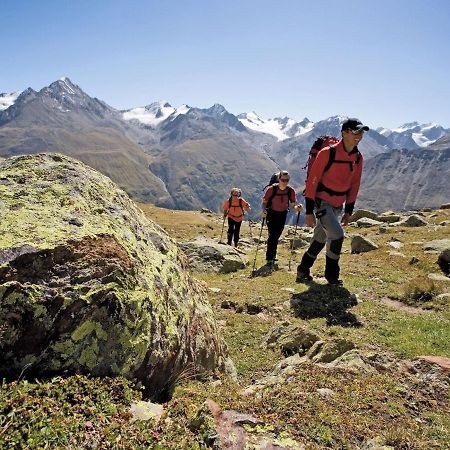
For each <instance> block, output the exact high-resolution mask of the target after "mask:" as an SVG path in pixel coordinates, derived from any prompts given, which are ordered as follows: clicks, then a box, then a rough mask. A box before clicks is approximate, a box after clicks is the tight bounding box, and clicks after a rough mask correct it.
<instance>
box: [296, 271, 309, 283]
mask: <svg viewBox="0 0 450 450" xmlns="http://www.w3.org/2000/svg"><path fill="white" fill-rule="evenodd" d="M312 280H313V277H312V276H311V275H310V274H309V270H308V272H303V271H302V270H298V269H297V278H296V279H295V282H296V283H309V282H310V281H312Z"/></svg>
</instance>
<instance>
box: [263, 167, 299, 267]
mask: <svg viewBox="0 0 450 450" xmlns="http://www.w3.org/2000/svg"><path fill="white" fill-rule="evenodd" d="M290 178H291V177H290V175H289V172H287V171H286V170H282V171H281V172H280V173H279V175H278V183H275V184H273V185H272V186H270V187H269V188H268V189H267V191H266V192H265V194H264V198H263V201H262V205H261V207H262V214H263V217H265V218H266V222H267V230H268V233H269V237H268V239H267V250H266V265H268V266H274V265H275V262H276V260H277V259H276V256H277V247H278V240H279V239H280V236H281V233H282V232H283V230H284V225H285V222H286V216H287V213H288V210H289V204H291V206H293V208H294V209H295V210H296V211H298V212H300V211H301V210H302V209H303V206H302V205H300V204H298V203H297V194H296V193H295V190H294V188H292V187H291V186H289V180H290Z"/></svg>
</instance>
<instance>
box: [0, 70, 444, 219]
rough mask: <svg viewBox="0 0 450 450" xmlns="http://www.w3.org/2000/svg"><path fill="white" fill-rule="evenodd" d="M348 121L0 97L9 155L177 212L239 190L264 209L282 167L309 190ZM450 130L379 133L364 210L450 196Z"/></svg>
mask: <svg viewBox="0 0 450 450" xmlns="http://www.w3.org/2000/svg"><path fill="white" fill-rule="evenodd" d="M345 118H346V117H343V116H332V117H329V118H327V119H324V120H322V121H318V122H312V121H310V120H309V119H307V118H304V119H303V120H301V121H300V122H296V121H295V120H293V119H290V118H288V117H284V118H280V117H278V118H275V119H268V120H264V119H261V118H260V117H258V115H257V114H256V113H254V112H252V113H243V114H239V115H234V114H232V113H230V112H229V111H227V110H226V109H225V108H224V107H223V106H222V105H219V104H215V105H213V106H212V107H210V108H207V109H201V108H196V107H192V106H188V105H182V106H180V107H178V108H175V107H173V106H171V105H170V104H169V103H168V102H165V101H161V102H154V103H151V104H149V105H147V106H142V107H136V108H132V109H129V110H122V111H121V110H117V109H115V108H113V107H111V106H109V105H108V104H106V103H105V102H103V101H102V100H100V99H97V98H95V97H91V96H89V95H88V94H86V93H85V92H84V91H83V90H82V89H81V88H80V87H79V86H77V85H76V84H74V83H72V81H71V80H70V79H68V78H63V79H60V80H57V81H55V82H53V83H52V84H50V85H49V86H46V87H44V88H42V89H41V90H40V91H35V90H33V89H31V88H28V89H25V90H24V91H21V92H17V93H10V94H0V157H8V156H11V155H17V154H23V153H41V152H48V151H51V152H60V153H63V154H67V155H69V156H72V157H75V158H77V159H79V160H81V161H83V162H84V163H86V164H88V165H90V166H92V167H94V168H95V169H97V170H99V171H100V172H102V173H104V174H106V175H108V176H109V177H110V178H111V179H112V180H113V181H115V182H116V183H117V184H118V185H119V186H120V187H122V188H123V189H124V190H125V191H127V192H128V193H129V194H130V195H131V196H132V197H134V198H136V199H138V200H141V201H144V202H151V203H154V204H156V205H158V206H163V207H169V208H175V209H185V210H188V209H199V208H209V209H212V210H215V211H217V210H220V208H221V204H222V202H223V201H224V200H225V199H226V198H227V197H228V195H229V190H230V188H231V187H233V186H239V187H240V188H241V189H242V190H243V192H244V196H245V197H246V198H247V199H248V200H249V201H250V203H252V205H253V209H254V212H259V203H260V200H261V195H262V188H263V187H264V186H265V185H266V184H267V183H268V180H269V179H270V176H271V174H272V173H273V172H275V171H276V170H278V169H279V168H287V169H288V170H289V171H290V172H291V174H292V185H293V186H294V187H298V188H300V187H301V186H302V185H303V183H304V178H305V171H304V170H302V167H303V166H304V165H305V164H306V161H307V159H308V152H309V148H310V147H311V144H312V143H313V142H314V140H315V139H316V137H317V136H319V135H321V134H332V135H335V136H339V135H340V126H341V124H342V122H343V120H345ZM449 141H450V130H448V129H445V128H443V127H442V126H440V125H437V124H423V125H420V124H418V123H416V122H414V123H409V124H405V125H403V126H401V127H399V128H396V129H393V130H389V129H386V128H382V127H379V128H373V129H372V128H371V130H370V131H369V132H367V133H366V135H365V137H364V140H363V142H362V145H361V151H362V152H363V153H364V156H365V170H364V177H363V183H362V188H361V195H360V199H359V201H358V206H360V207H362V206H364V207H370V208H372V209H375V210H378V211H381V210H384V209H397V210H402V209H413V208H421V207H424V206H439V204H441V203H444V202H446V201H448V199H449V198H450V183H449V182H448V180H449V179H450V176H449V175H450V158H449V153H450V142H449Z"/></svg>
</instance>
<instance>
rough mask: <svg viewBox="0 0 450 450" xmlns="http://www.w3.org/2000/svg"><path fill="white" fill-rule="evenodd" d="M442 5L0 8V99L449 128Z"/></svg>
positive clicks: (62, 2) (23, 4) (349, 1)
mask: <svg viewBox="0 0 450 450" xmlns="http://www.w3.org/2000/svg"><path fill="white" fill-rule="evenodd" d="M449 23H450V2H448V1H446V0H422V1H419V0H378V1H375V0H374V1H369V0H359V1H354V0H345V1H337V0H336V1H335V0H310V1H303V0H297V1H295V0H278V1H277V2H275V1H273V0H272V1H266V0H239V1H238V0H221V1H217V0H197V1H195V0H191V1H188V0H160V1H152V0H147V1H143V0H139V1H135V0H128V1H119V0H39V1H35V0H28V1H25V0H0V42H1V49H2V50H1V58H0V92H12V91H17V90H21V89H24V88H27V87H32V88H33V89H36V90H39V89H41V88H42V87H44V86H46V85H48V84H50V83H51V82H53V81H55V80H57V79H59V78H61V77H63V76H68V77H69V78H70V79H71V80H72V81H73V82H74V83H75V84H78V85H79V86H80V87H81V88H82V89H83V90H84V91H86V92H87V93H88V94H89V95H92V96H95V97H98V98H100V99H102V100H104V101H105V102H106V103H108V104H110V105H111V106H113V107H115V108H119V109H127V108H131V107H136V106H143V105H146V104H149V103H151V102H153V101H157V100H167V101H168V102H170V103H171V104H172V105H173V106H179V105H181V104H183V103H187V104H189V105H190V106H197V107H202V108H205V107H209V106H211V105H212V104H214V103H221V104H222V105H224V106H225V107H226V108H227V109H228V110H229V111H230V112H232V113H234V114H238V113H241V112H250V111H252V110H254V111H256V113H258V114H259V115H260V116H261V117H263V118H270V117H277V116H289V117H292V118H293V119H296V120H301V119H302V118H303V117H305V116H306V117H308V118H309V119H311V120H321V119H325V118H327V117H329V116H331V115H335V114H342V115H349V116H357V117H359V118H360V119H361V120H362V121H364V122H365V123H367V124H369V125H370V126H372V127H378V126H385V127H390V128H393V127H396V126H398V125H400V124H403V123H405V122H410V121H413V120H417V121H419V122H423V123H425V122H437V123H440V124H441V125H443V126H445V127H450V107H449V103H450V26H449Z"/></svg>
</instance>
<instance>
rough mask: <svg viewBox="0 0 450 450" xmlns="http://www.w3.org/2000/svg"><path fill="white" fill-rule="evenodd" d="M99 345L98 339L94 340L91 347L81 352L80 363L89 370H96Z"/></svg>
mask: <svg viewBox="0 0 450 450" xmlns="http://www.w3.org/2000/svg"><path fill="white" fill-rule="evenodd" d="M98 353H99V352H98V343H97V340H96V339H94V338H93V339H92V342H91V344H90V345H89V346H87V347H85V348H84V349H83V351H82V352H81V355H80V358H79V363H80V364H81V365H84V366H86V367H88V368H89V369H91V370H92V369H94V368H95V367H96V366H97V365H98V356H99V355H98Z"/></svg>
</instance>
